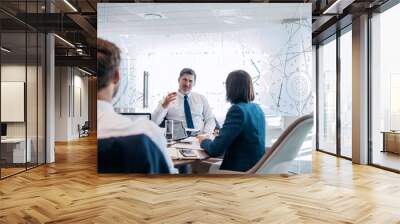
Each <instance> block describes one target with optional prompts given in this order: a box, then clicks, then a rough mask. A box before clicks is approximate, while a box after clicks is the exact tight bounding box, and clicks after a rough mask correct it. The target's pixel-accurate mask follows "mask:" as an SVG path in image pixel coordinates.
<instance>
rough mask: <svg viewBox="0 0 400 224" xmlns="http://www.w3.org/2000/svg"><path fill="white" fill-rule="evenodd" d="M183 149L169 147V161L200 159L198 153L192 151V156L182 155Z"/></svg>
mask: <svg viewBox="0 0 400 224" xmlns="http://www.w3.org/2000/svg"><path fill="white" fill-rule="evenodd" d="M182 150H183V149H178V148H175V147H170V148H168V154H169V156H170V157H171V159H200V155H199V151H197V150H193V151H191V153H193V155H191V156H187V155H185V153H182Z"/></svg>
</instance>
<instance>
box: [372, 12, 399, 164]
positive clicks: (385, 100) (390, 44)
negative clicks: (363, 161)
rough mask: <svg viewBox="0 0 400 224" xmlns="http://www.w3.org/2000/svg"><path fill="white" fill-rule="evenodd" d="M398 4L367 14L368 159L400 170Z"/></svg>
mask: <svg viewBox="0 0 400 224" xmlns="http://www.w3.org/2000/svg"><path fill="white" fill-rule="evenodd" d="M399 21H400V4H397V5H395V6H393V7H392V8H389V9H387V10H386V11H383V12H381V13H377V14H373V16H372V18H371V32H370V33H371V62H372V63H371V78H370V80H371V81H370V88H371V93H370V108H371V110H370V122H371V124H370V138H371V139H370V140H371V143H372V144H370V146H371V149H370V163H372V164H373V165H376V166H379V167H383V168H386V169H390V170H394V171H397V172H400V101H399V99H398V97H399V95H400V63H399V57H398V54H399V52H400V42H399V40H400V32H399V31H400V29H399V26H398V22H399Z"/></svg>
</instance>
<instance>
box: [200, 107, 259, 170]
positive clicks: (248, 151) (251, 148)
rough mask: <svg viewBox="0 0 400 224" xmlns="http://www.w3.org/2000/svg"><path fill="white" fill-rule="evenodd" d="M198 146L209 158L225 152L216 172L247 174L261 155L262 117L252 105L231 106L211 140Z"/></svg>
mask: <svg viewBox="0 0 400 224" xmlns="http://www.w3.org/2000/svg"><path fill="white" fill-rule="evenodd" d="M201 147H202V148H203V149H205V150H206V151H207V153H208V154H209V155H210V156H211V157H217V156H220V155H222V154H223V153H225V155H224V158H223V161H222V164H221V167H220V169H223V170H234V171H247V170H249V169H250V168H251V167H253V166H254V165H255V164H256V163H257V162H258V161H259V160H260V159H261V157H262V156H263V155H264V153H265V115H264V112H263V111H262V110H261V108H260V107H259V106H258V105H257V104H255V103H238V104H234V105H232V107H231V108H230V109H229V111H228V113H227V114H226V118H225V123H224V125H223V127H222V129H221V130H220V133H219V135H218V136H217V137H215V139H214V141H211V140H209V139H207V140H204V141H203V142H202V143H201Z"/></svg>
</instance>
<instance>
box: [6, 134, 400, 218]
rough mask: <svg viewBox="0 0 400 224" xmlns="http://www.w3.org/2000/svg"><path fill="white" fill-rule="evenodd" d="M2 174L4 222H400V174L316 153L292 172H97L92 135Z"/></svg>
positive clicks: (61, 146)
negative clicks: (38, 163)
mask: <svg viewBox="0 0 400 224" xmlns="http://www.w3.org/2000/svg"><path fill="white" fill-rule="evenodd" d="M56 156H57V157H56V158H57V161H56V163H55V164H51V165H47V166H42V167H39V168H36V169H33V170H30V171H28V172H26V173H22V174H19V175H17V176H14V177H10V178H8V179H5V180H2V181H0V223H43V222H48V223H220V224H223V223H374V224H375V223H385V224H386V223H400V175H398V174H395V173H390V172H387V171H383V170H380V169H377V168H373V167H368V166H359V165H352V164H351V163H350V162H349V161H347V160H343V159H337V158H335V157H332V156H329V155H325V154H322V153H315V154H314V160H313V161H314V162H313V165H314V168H313V169H314V172H313V174H310V175H295V176H290V177H282V176H265V177H238V176H234V177H232V176H230V177H226V176H225V177H221V176H220V177H211V176H203V177H193V176H190V177H170V176H169V177H144V176H132V175H131V176H129V175H98V174H97V173H96V142H95V139H94V138H85V139H84V140H81V141H77V142H72V143H70V144H57V151H56Z"/></svg>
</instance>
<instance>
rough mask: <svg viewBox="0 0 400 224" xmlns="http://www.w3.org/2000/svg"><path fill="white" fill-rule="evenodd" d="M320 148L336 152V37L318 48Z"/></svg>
mask: <svg viewBox="0 0 400 224" xmlns="http://www.w3.org/2000/svg"><path fill="white" fill-rule="evenodd" d="M317 63H318V75H319V77H318V80H319V83H318V111H319V112H318V120H319V122H318V138H319V139H318V148H319V149H320V150H322V151H326V152H330V153H336V39H335V37H332V38H331V39H330V40H328V42H326V43H324V44H322V45H320V46H319V48H318V62H317Z"/></svg>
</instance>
